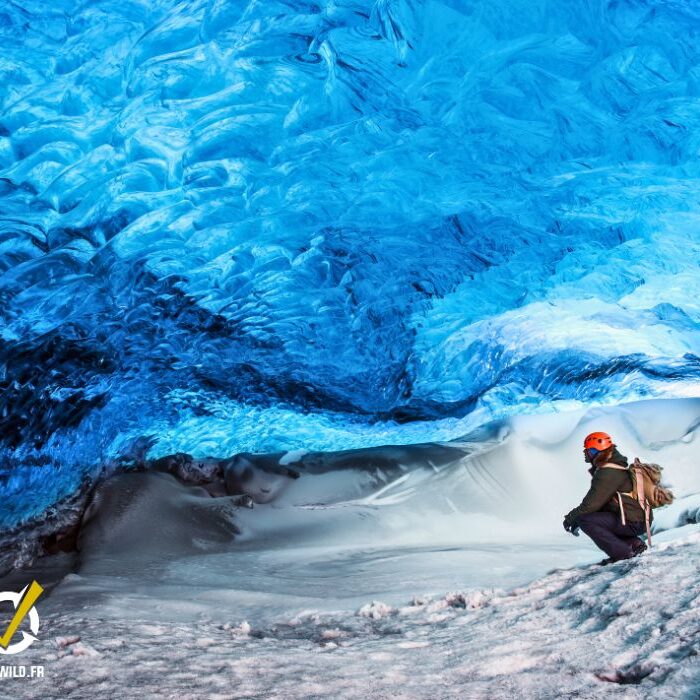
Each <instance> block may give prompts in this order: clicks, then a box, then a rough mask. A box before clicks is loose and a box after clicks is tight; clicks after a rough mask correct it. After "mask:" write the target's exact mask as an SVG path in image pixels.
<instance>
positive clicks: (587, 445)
mask: <svg viewBox="0 0 700 700" xmlns="http://www.w3.org/2000/svg"><path fill="white" fill-rule="evenodd" d="M612 446H613V441H612V438H611V437H610V436H609V435H608V434H607V433H590V434H589V435H586V439H585V440H584V441H583V449H584V450H589V449H591V448H593V449H595V450H597V451H598V452H600V451H601V450H607V449H608V447H612Z"/></svg>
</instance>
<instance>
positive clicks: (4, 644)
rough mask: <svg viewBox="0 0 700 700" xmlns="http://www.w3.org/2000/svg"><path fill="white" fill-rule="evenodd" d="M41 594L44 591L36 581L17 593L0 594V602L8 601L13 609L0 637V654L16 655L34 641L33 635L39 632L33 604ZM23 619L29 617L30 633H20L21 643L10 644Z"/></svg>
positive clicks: (36, 613)
mask: <svg viewBox="0 0 700 700" xmlns="http://www.w3.org/2000/svg"><path fill="white" fill-rule="evenodd" d="M43 592H44V589H43V588H42V587H41V586H40V585H39V584H38V583H37V582H36V581H32V582H31V584H29V585H28V586H25V587H24V588H23V589H22V590H21V591H20V592H19V593H15V592H14V591H4V592H2V593H0V602H2V601H4V600H9V601H10V602H11V603H12V604H13V605H14V608H15V612H14V615H13V616H12V619H11V620H10V624H9V625H8V626H7V629H6V630H5V632H4V633H3V635H2V637H0V654H18V653H19V652H20V651H24V650H25V649H26V648H27V647H28V646H29V645H30V644H32V643H34V642H35V641H36V637H35V636H34V635H36V634H37V633H38V632H39V613H38V612H37V611H36V608H35V607H34V603H36V601H37V599H38V598H39V596H40V595H41V594H42V593H43ZM25 617H29V629H30V630H31V632H32V633H31V634H29V633H27V632H22V639H21V641H19V642H15V643H14V644H10V642H11V641H12V637H14V635H15V632H17V630H18V629H19V626H20V625H21V624H22V621H23V620H24V618H25Z"/></svg>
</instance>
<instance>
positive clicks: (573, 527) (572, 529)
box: [564, 515, 578, 537]
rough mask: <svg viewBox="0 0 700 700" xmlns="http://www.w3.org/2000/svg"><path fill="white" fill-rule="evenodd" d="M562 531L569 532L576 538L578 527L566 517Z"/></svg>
mask: <svg viewBox="0 0 700 700" xmlns="http://www.w3.org/2000/svg"><path fill="white" fill-rule="evenodd" d="M564 529H565V530H566V531H567V532H570V533H571V534H572V535H575V536H576V537H578V525H577V524H576V521H575V520H573V519H572V518H570V517H569V516H568V515H567V516H565V517H564Z"/></svg>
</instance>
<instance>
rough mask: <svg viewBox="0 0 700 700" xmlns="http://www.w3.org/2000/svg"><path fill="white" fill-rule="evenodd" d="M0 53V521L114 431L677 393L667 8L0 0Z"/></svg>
mask: <svg viewBox="0 0 700 700" xmlns="http://www.w3.org/2000/svg"><path fill="white" fill-rule="evenodd" d="M0 40H1V42H2V43H1V45H2V51H1V52H0V339H1V343H2V345H1V346H0V363H1V365H0V368H1V369H0V371H1V374H0V389H1V390H2V395H1V396H0V402H1V405H0V432H1V437H2V445H3V448H2V454H1V455H0V457H1V459H2V464H3V472H2V474H3V477H2V481H3V484H4V485H3V488H2V494H1V495H2V496H3V503H4V504H5V505H4V506H3V508H4V510H5V514H4V517H3V518H2V520H3V522H10V521H14V520H16V519H17V518H20V517H23V516H26V515H30V514H31V513H33V512H37V511H38V510H39V509H40V508H42V507H44V506H45V505H46V504H47V503H50V502H51V501H53V500H55V499H56V498H58V497H59V496H61V495H63V494H65V493H67V492H69V491H70V490H71V489H73V488H75V486H76V485H77V483H78V481H79V479H80V478H81V475H82V474H84V473H85V471H86V470H90V469H92V468H93V467H94V466H95V465H97V464H100V463H101V462H103V461H104V460H105V459H107V458H110V457H114V456H116V455H118V454H120V453H121V452H123V451H124V450H125V449H127V448H128V445H129V444H130V441H132V440H133V439H135V438H136V437H138V436H141V435H156V436H157V437H158V439H159V442H158V443H157V444H156V446H155V447H154V448H153V450H152V453H153V454H156V453H160V454H162V453H165V452H169V451H171V450H177V449H182V450H186V451H188V452H191V453H195V454H206V453H216V454H227V453H232V452H236V451H239V450H261V451H264V450H273V449H295V448H309V449H334V448H337V449H340V448H347V447H351V446H363V445H364V446H366V445H372V444H382V443H411V442H419V441H425V440H437V439H448V438H451V437H456V436H458V435H460V434H463V433H464V432H465V431H466V430H467V429H468V428H469V427H470V426H474V425H476V424H479V423H481V422H483V421H486V420H488V419H491V418H499V417H503V416H508V415H511V414H514V413H523V412H537V411H550V410H561V409H564V408H567V407H570V406H578V405H581V404H582V403H583V404H595V403H600V404H612V403H617V402H621V401H626V400H631V399H636V398H641V397H646V396H662V395H663V396H686V395H698V393H699V392H698V376H699V374H700V332H699V325H698V323H699V321H700V275H698V263H699V262H700V215H699V213H700V186H699V184H700V181H699V179H698V178H699V175H700V158H699V155H700V129H699V128H698V127H699V126H700V5H698V4H697V3H695V2H691V1H690V0H658V1H656V2H654V1H652V0H648V1H635V0H628V1H624V0H619V1H605V2H603V1H602V0H581V1H580V2H560V1H555V0H553V1H551V2H547V1H544V0H527V1H524V0H522V1H520V0H508V1H505V0H501V1H498V2H497V1H495V0H483V1H478V0H474V1H471V2H466V1H464V2H457V1H449V0H448V1H444V2H430V1H427V2H413V1H411V0H395V1H394V0H377V2H374V3H373V2H359V1H358V2H352V1H339V2H333V1H332V0H331V1H328V2H318V3H316V2H302V1H299V0H294V1H292V0H290V1H289V2H276V1H274V0H269V1H256V0H252V1H250V2H229V1H226V0H206V1H204V0H202V1H191V2H176V1H175V0H119V1H117V0H102V1H98V0H83V1H82V2H77V1H71V0H55V1H52V2H45V1H44V0H0ZM8 504H11V505H10V506H8ZM8 508H9V509H10V510H9V511H8V510H7V509H8Z"/></svg>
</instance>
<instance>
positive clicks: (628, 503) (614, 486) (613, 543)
mask: <svg viewBox="0 0 700 700" xmlns="http://www.w3.org/2000/svg"><path fill="white" fill-rule="evenodd" d="M583 454H584V459H585V461H586V462H587V463H589V464H590V465H591V467H590V469H589V472H590V474H591V476H592V477H593V478H592V481H591V487H590V489H589V490H588V493H587V494H586V495H585V496H584V498H583V501H581V505H579V506H578V507H577V508H574V509H573V510H572V511H571V512H570V513H568V514H567V515H566V516H565V517H564V529H565V530H566V531H567V532H571V533H573V534H575V535H577V534H578V532H577V530H578V528H580V529H581V530H583V532H585V533H586V534H587V535H588V536H589V537H590V538H591V539H592V540H593V542H595V544H596V545H597V546H598V547H599V548H600V549H602V550H603V551H604V552H605V553H606V554H607V555H608V557H607V559H603V561H601V562H600V563H601V564H611V563H613V562H616V561H620V560H621V559H631V558H632V557H636V556H637V555H639V554H641V553H642V552H643V551H644V550H645V549H646V548H647V547H646V545H645V544H644V542H642V540H640V539H639V535H641V534H642V533H643V532H644V531H645V529H646V526H645V513H644V510H643V509H642V507H641V506H640V505H639V502H638V501H637V500H636V499H635V498H634V497H633V494H632V490H633V488H634V484H633V481H632V476H631V475H630V471H629V468H628V464H627V458H626V457H625V456H624V455H622V454H620V453H619V452H618V450H617V447H616V446H615V444H614V443H613V441H612V439H611V438H610V436H609V435H608V434H607V433H600V432H597V433H591V434H590V435H588V436H587V437H586V439H585V440H584V442H583Z"/></svg>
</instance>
